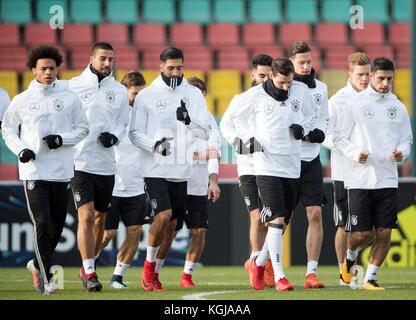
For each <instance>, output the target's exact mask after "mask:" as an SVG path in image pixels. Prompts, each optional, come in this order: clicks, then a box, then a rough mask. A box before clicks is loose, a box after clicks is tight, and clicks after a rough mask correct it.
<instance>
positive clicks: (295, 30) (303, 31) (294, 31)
mask: <svg viewBox="0 0 416 320" xmlns="http://www.w3.org/2000/svg"><path fill="white" fill-rule="evenodd" d="M278 35H279V37H278V41H279V42H280V43H282V45H283V46H284V47H285V48H289V47H290V45H291V44H292V43H293V42H295V41H298V40H301V41H306V42H307V43H310V42H311V41H312V26H311V25H310V24H308V23H283V24H281V25H280V26H279V32H278Z"/></svg>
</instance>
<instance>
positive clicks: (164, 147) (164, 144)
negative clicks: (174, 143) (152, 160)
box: [153, 138, 173, 156]
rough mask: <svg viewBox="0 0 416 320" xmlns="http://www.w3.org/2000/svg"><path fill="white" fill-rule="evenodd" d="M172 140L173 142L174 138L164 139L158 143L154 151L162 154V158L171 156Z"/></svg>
mask: <svg viewBox="0 0 416 320" xmlns="http://www.w3.org/2000/svg"><path fill="white" fill-rule="evenodd" d="M170 140H173V138H162V139H160V140H158V141H156V143H155V147H154V148H153V149H154V151H155V152H157V153H160V154H161V155H162V156H168V155H170V154H171V152H170V143H169V141H170Z"/></svg>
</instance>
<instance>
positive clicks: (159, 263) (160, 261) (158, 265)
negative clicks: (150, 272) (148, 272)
mask: <svg viewBox="0 0 416 320" xmlns="http://www.w3.org/2000/svg"><path fill="white" fill-rule="evenodd" d="M164 264H165V259H156V267H155V273H160V269H161V268H162V267H163V265H164Z"/></svg>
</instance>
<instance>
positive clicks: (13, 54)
mask: <svg viewBox="0 0 416 320" xmlns="http://www.w3.org/2000/svg"><path fill="white" fill-rule="evenodd" d="M27 51H28V50H27V48H25V47H23V46H7V47H0V70H13V71H18V72H23V71H26V70H27V68H26V59H27Z"/></svg>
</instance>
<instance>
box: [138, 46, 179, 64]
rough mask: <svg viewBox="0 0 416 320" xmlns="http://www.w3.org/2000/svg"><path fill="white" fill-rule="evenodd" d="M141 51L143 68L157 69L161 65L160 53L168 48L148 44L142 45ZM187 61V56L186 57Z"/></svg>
mask: <svg viewBox="0 0 416 320" xmlns="http://www.w3.org/2000/svg"><path fill="white" fill-rule="evenodd" d="M140 49H141V50H140V51H141V56H142V60H141V68H142V69H146V70H156V69H159V66H160V54H161V52H162V51H163V50H165V49H166V46H147V47H140ZM185 61H186V57H185Z"/></svg>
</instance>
